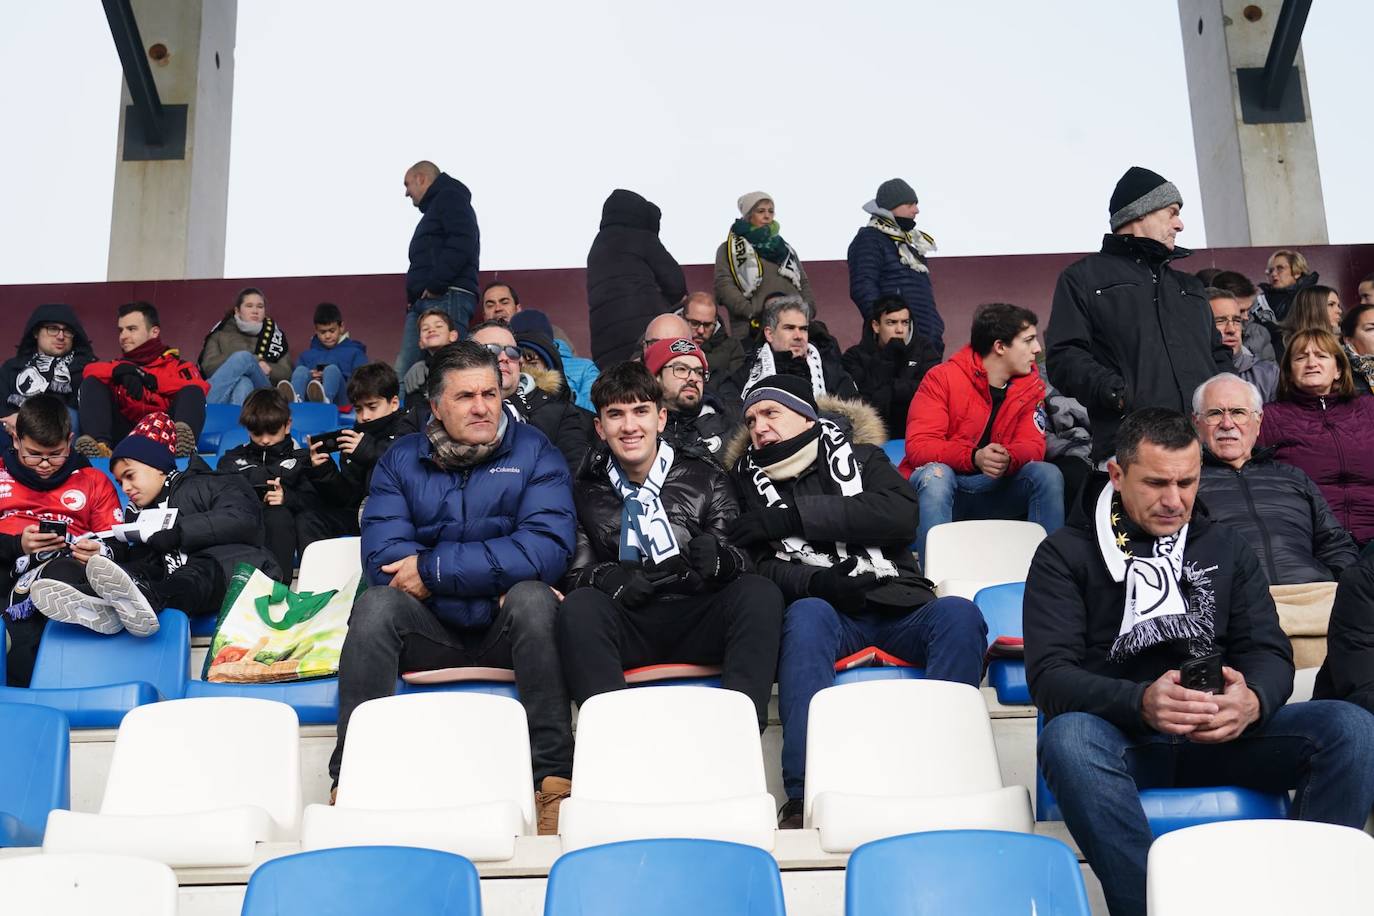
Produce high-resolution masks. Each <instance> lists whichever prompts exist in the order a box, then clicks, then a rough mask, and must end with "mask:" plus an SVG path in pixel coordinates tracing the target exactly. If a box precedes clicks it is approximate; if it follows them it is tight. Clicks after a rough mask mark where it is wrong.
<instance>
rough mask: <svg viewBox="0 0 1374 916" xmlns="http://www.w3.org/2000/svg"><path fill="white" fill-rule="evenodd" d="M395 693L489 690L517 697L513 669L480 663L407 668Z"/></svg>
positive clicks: (498, 694) (494, 694)
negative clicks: (415, 669) (421, 669)
mask: <svg viewBox="0 0 1374 916" xmlns="http://www.w3.org/2000/svg"><path fill="white" fill-rule="evenodd" d="M396 693H397V694H398V695H405V694H413V693H489V694H492V695H493V696H498V697H508V698H509V699H512V700H518V699H520V691H519V689H517V688H516V686H515V672H514V671H512V670H511V669H509V668H487V667H484V666H480V665H473V666H470V667H467V668H435V669H432V670H430V671H407V672H405V673H404V674H402V675H401V676H400V678H399V679H398V680H397V681H396Z"/></svg>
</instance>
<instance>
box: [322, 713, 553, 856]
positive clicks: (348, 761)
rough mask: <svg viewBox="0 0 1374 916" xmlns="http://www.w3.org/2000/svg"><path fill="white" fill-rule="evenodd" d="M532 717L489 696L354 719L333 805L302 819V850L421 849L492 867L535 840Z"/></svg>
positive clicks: (351, 720) (367, 715)
mask: <svg viewBox="0 0 1374 916" xmlns="http://www.w3.org/2000/svg"><path fill="white" fill-rule="evenodd" d="M534 817H535V812H534V776H533V774H532V772H531V769H530V736H529V729H528V726H527V724H526V721H525V709H524V707H523V706H521V705H520V703H519V702H518V701H516V700H512V699H510V698H509V697H503V696H493V695H490V694H484V693H417V694H407V695H405V696H394V697H384V698H382V699H377V700H369V701H368V702H366V703H363V704H362V705H361V706H359V707H358V708H357V709H356V710H354V712H353V717H352V719H350V720H349V724H348V743H347V744H346V745H345V747H344V757H343V765H342V767H341V768H340V770H339V792H338V797H337V799H336V801H335V804H334V805H333V806H332V807H331V806H329V805H310V806H309V807H308V808H306V810H305V819H304V824H303V827H302V830H301V847H302V848H303V849H305V850H311V849H322V848H327V847H335V846H419V847H423V848H427V849H438V850H442V851H445V852H452V853H457V854H458V855H462V856H466V857H468V858H469V859H475V860H479V861H493V860H501V859H509V858H511V857H512V856H514V855H515V838H516V837H517V836H532V835H534V833H535V820H534Z"/></svg>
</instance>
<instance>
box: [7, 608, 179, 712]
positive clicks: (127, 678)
mask: <svg viewBox="0 0 1374 916" xmlns="http://www.w3.org/2000/svg"><path fill="white" fill-rule="evenodd" d="M158 621H159V622H160V623H161V626H160V627H159V628H158V631H157V632H156V633H154V634H153V635H152V636H147V637H138V636H134V635H133V634H131V633H127V632H120V633H115V634H114V635H113V636H103V635H101V634H100V633H95V632H92V631H91V630H88V629H86V628H85V627H79V626H76V625H75V624H68V623H57V622H56V621H51V622H49V623H48V626H47V628H46V629H45V630H44V631H43V641H42V642H41V643H40V644H39V646H38V658H37V659H36V660H35V661H34V666H33V677H32V678H31V679H30V680H29V686H28V687H0V703H30V704H34V705H37V706H50V707H52V708H53V709H57V710H60V711H62V712H63V713H66V715H67V720H68V722H69V723H70V724H71V727H72V728H113V727H115V726H117V725H119V723H120V721H121V720H122V719H123V718H124V716H125V714H126V713H128V712H129V710H131V709H134V708H135V707H138V706H143V705H144V704H147V703H155V702H157V701H158V700H173V699H178V698H180V697H181V696H183V695H184V694H185V693H186V680H187V662H186V659H187V657H188V656H189V654H190V652H191V635H190V632H189V629H188V626H187V623H186V615H185V614H183V613H181V611H177V610H166V611H163V612H162V613H161V614H159V615H158Z"/></svg>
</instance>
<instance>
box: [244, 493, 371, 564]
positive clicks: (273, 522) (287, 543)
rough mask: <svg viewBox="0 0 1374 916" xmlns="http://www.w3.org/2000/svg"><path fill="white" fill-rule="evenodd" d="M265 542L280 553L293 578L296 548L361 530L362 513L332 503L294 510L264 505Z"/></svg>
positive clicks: (276, 552)
mask: <svg viewBox="0 0 1374 916" xmlns="http://www.w3.org/2000/svg"><path fill="white" fill-rule="evenodd" d="M262 524H263V545H264V546H265V547H266V548H267V551H268V552H269V553H270V554H272V556H274V557H276V559H277V565H278V566H280V567H281V568H282V571H283V573H285V575H286V576H287V578H288V579H289V578H290V576H291V571H292V570H293V569H295V568H296V552H297V551H301V552H304V551H305V548H306V547H308V546H310V545H311V544H313V543H315V542H316V541H323V540H327V539H329V538H341V537H349V536H351V535H355V534H357V533H358V514H357V512H355V511H354V510H352V509H335V508H332V507H326V508H318V509H301V510H300V511H293V510H292V509H290V508H289V507H287V506H263V507H262Z"/></svg>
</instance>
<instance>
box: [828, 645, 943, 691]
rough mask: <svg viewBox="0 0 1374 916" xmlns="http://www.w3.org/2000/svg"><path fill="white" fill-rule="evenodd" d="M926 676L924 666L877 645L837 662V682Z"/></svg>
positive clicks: (847, 682) (892, 679) (855, 682)
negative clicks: (913, 663) (919, 666)
mask: <svg viewBox="0 0 1374 916" xmlns="http://www.w3.org/2000/svg"><path fill="white" fill-rule="evenodd" d="M925 676H926V670H925V669H924V668H917V667H914V666H912V665H910V664H908V663H907V661H906V659H901V658H898V657H897V656H895V655H892V654H890V653H887V652H884V651H882V650H881V649H879V648H878V647H877V646H867V647H866V648H863V649H860V650H859V651H858V652H854V653H852V654H850V655H846V656H845V657H844V658H842V659H840V660H839V661H837V662H835V684H836V685H839V684H858V683H860V682H862V681H902V680H913V679H915V680H919V679H921V678H924V677H925Z"/></svg>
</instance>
